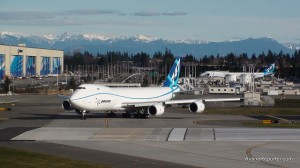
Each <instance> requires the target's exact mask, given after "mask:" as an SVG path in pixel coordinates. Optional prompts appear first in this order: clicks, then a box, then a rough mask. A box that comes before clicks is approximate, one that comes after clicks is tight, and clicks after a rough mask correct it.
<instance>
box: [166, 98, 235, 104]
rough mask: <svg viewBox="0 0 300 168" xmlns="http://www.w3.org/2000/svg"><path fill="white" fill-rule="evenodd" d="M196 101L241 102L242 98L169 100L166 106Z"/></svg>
mask: <svg viewBox="0 0 300 168" xmlns="http://www.w3.org/2000/svg"><path fill="white" fill-rule="evenodd" d="M196 101H202V102H217V101H241V98H219V99H182V100H169V101H166V102H165V104H189V103H193V102H196Z"/></svg>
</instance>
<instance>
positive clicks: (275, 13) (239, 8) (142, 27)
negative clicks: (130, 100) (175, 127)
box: [0, 0, 300, 43]
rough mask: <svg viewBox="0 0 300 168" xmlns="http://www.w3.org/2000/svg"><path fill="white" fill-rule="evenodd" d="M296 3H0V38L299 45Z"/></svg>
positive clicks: (230, 0)
mask: <svg viewBox="0 0 300 168" xmlns="http://www.w3.org/2000/svg"><path fill="white" fill-rule="evenodd" d="M299 7H300V1H299V0H26V1H25V0H0V32H15V33H25V34H34V35H43V34H54V35H59V34H62V33H64V32H68V33H73V34H96V35H103V36H107V37H120V36H135V35H145V36H150V37H155V38H162V39H166V40H186V39H191V40H202V41H215V42H219V41H231V40H241V39H246V38H249V37H253V38H260V37H271V38H273V39H275V40H277V41H279V42H295V43H300V10H299Z"/></svg>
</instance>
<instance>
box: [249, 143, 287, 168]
mask: <svg viewBox="0 0 300 168" xmlns="http://www.w3.org/2000/svg"><path fill="white" fill-rule="evenodd" d="M270 143H271V142H266V143H263V144H258V145H254V146H251V147H249V148H248V149H247V150H246V155H247V156H248V157H249V158H253V157H254V156H253V155H252V150H253V149H255V148H259V147H262V146H265V145H268V144H270ZM259 162H261V163H263V164H267V165H269V166H275V167H284V168H286V167H285V166H281V165H277V164H273V163H269V162H266V161H263V160H259Z"/></svg>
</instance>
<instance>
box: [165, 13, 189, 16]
mask: <svg viewBox="0 0 300 168" xmlns="http://www.w3.org/2000/svg"><path fill="white" fill-rule="evenodd" d="M187 14H188V13H186V12H165V13H162V15H166V16H185V15H187Z"/></svg>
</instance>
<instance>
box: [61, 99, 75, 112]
mask: <svg viewBox="0 0 300 168" xmlns="http://www.w3.org/2000/svg"><path fill="white" fill-rule="evenodd" d="M62 108H63V109H64V110H73V107H72V106H71V104H70V102H69V101H67V100H65V101H64V102H63V104H62Z"/></svg>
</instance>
